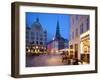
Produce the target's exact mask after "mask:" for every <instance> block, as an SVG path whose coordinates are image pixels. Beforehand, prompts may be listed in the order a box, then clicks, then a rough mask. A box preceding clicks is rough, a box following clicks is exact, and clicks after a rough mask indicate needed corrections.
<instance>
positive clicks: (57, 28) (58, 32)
mask: <svg viewBox="0 0 100 80" xmlns="http://www.w3.org/2000/svg"><path fill="white" fill-rule="evenodd" d="M59 38H61V35H60V28H59V22H58V21H57V27H56V35H55V39H59Z"/></svg>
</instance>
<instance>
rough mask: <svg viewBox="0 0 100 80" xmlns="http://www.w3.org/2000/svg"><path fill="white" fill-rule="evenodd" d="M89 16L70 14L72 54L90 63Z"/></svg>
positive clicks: (70, 45)
mask: <svg viewBox="0 0 100 80" xmlns="http://www.w3.org/2000/svg"><path fill="white" fill-rule="evenodd" d="M89 27H90V25H89V16H88V15H71V16H70V41H69V47H70V49H71V50H72V51H70V55H72V56H73V58H77V59H80V60H83V61H85V62H87V63H89V54H90V52H89V47H90V43H89V40H90V38H89V37H90V33H89Z"/></svg>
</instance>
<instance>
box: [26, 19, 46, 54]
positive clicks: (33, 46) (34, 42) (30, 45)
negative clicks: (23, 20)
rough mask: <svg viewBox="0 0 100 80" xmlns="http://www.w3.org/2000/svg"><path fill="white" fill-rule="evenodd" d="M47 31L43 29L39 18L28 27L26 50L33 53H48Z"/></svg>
mask: <svg viewBox="0 0 100 80" xmlns="http://www.w3.org/2000/svg"><path fill="white" fill-rule="evenodd" d="M46 43H47V31H46V30H45V31H44V30H43V28H42V25H41V24H40V22H39V19H38V18H37V19H36V21H34V22H33V24H32V26H31V27H30V28H29V27H26V48H27V49H26V51H27V52H29V53H33V54H38V53H41V54H42V53H46Z"/></svg>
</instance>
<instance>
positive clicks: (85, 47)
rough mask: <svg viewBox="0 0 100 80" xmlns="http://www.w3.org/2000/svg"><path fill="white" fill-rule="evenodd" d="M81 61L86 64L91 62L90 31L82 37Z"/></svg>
mask: <svg viewBox="0 0 100 80" xmlns="http://www.w3.org/2000/svg"><path fill="white" fill-rule="evenodd" d="M81 60H82V61H83V62H85V63H89V62H90V35H89V31H87V32H85V33H84V34H82V35H81Z"/></svg>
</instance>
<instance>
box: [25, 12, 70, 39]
mask: <svg viewBox="0 0 100 80" xmlns="http://www.w3.org/2000/svg"><path fill="white" fill-rule="evenodd" d="M36 18H39V22H40V24H41V25H42V28H43V29H44V30H47V36H48V39H49V40H51V39H53V37H54V36H55V33H56V27H57V21H58V22H59V27H60V34H61V36H62V37H63V38H65V39H69V34H70V15H67V14H51V13H33V12H26V24H27V26H28V27H31V25H32V23H33V22H34V21H36Z"/></svg>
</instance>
